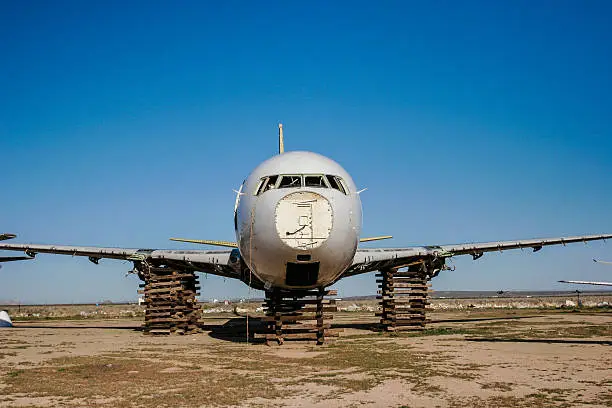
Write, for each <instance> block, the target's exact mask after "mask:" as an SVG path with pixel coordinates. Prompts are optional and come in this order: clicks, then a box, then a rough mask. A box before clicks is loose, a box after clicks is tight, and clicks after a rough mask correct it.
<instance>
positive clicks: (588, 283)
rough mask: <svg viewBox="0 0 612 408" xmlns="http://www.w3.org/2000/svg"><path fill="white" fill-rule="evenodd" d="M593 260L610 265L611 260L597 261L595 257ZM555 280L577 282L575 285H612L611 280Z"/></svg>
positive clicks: (611, 263)
mask: <svg viewBox="0 0 612 408" xmlns="http://www.w3.org/2000/svg"><path fill="white" fill-rule="evenodd" d="M593 262H596V263H602V264H607V265H612V262H608V261H598V260H597V259H593ZM557 282H561V283H574V284H577V285H598V286H612V282H596V281H580V280H560V281H557Z"/></svg>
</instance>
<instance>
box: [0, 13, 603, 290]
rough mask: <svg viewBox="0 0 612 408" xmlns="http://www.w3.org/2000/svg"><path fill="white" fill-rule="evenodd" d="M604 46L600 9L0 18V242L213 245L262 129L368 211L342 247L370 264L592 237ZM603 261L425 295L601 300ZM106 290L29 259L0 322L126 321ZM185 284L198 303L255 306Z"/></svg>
mask: <svg viewBox="0 0 612 408" xmlns="http://www.w3.org/2000/svg"><path fill="white" fill-rule="evenodd" d="M125 3H127V4H125ZM610 27H612V4H611V3H609V2H605V1H588V2H578V1H538V2H528V1H512V2H510V1H506V2H487V1H474V2H443V1H433V2H410V1H398V2H391V1H387V2H383V3H382V4H377V3H376V2H359V1H357V2H355V1H354V2H350V3H349V2H270V1H265V2H244V1H226V2H214V3H213V2H195V1H194V2H186V1H181V2H176V3H173V2H164V1H152V2H149V1H147V2H145V1H130V2H119V1H117V2H113V1H110V2H99V1H91V2H82V1H71V2H70V1H69V2H66V1H57V2H53V3H50V2H45V1H31V2H3V3H2V4H1V5H0V38H2V41H0V55H1V57H0V58H1V61H2V63H1V64H0V155H1V158H2V163H3V170H2V175H3V177H2V181H1V182H0V186H1V187H2V188H1V190H0V191H1V193H0V194H1V197H2V199H1V200H0V231H5V232H15V233H17V234H19V241H21V242H31V243H57V244H74V245H99V246H123V247H143V248H151V247H153V248H193V246H190V245H189V244H179V243H172V242H169V241H168V240H167V239H168V237H171V236H184V237H192V238H200V239H219V240H233V239H234V236H233V228H232V210H233V204H234V193H233V192H232V189H233V188H237V187H238V186H239V185H240V183H241V181H242V180H243V179H244V178H245V177H246V176H247V175H248V173H249V172H250V171H251V170H252V169H253V168H254V167H255V166H256V165H257V164H258V163H259V162H261V161H262V160H264V159H266V158H268V157H270V156H271V155H273V154H275V152H276V142H277V140H276V132H277V130H276V126H277V123H278V122H279V121H282V122H283V123H284V125H285V137H286V147H287V149H290V150H298V149H300V150H301V149H305V150H313V151H316V152H319V153H321V154H324V155H327V156H330V157H332V158H333V159H335V160H336V161H338V162H339V163H341V164H342V165H343V166H344V167H345V168H346V169H347V170H348V171H349V172H350V173H351V174H352V175H353V178H354V179H355V181H356V183H357V184H358V185H359V186H360V187H362V188H363V187H368V190H367V191H366V192H365V193H363V194H362V200H363V206H364V235H366V236H371V235H381V234H392V235H394V237H395V238H394V239H393V240H392V241H387V242H385V243H384V244H385V245H389V246H396V247H401V246H410V245H421V244H447V243H459V242H473V241H489V240H510V239H519V238H532V237H547V236H559V235H561V236H563V235H573V234H584V233H589V234H590V233H603V232H608V233H609V232H612V219H611V217H610V208H611V207H610V206H611V203H612V188H611V187H612V183H611V182H612V123H611V119H610V118H612V79H611V78H612V76H610V72H612V29H611V28H610ZM382 244H383V243H379V244H378V245H382ZM611 245H612V243H608V244H604V243H591V244H589V245H588V246H584V245H582V244H580V245H573V246H567V247H565V248H563V247H561V248H547V249H544V250H543V251H541V252H539V253H537V254H531V253H529V252H524V253H521V251H511V252H505V253H503V254H488V255H485V257H484V258H482V259H480V260H479V261H477V262H473V261H472V260H471V258H469V257H468V258H467V259H463V258H457V259H456V260H455V261H454V265H455V266H456V270H455V271H454V272H446V273H444V274H441V275H440V276H439V277H437V278H436V279H435V280H434V281H433V284H434V289H437V290H498V289H504V290H517V289H564V288H568V289H572V287H571V286H563V285H562V284H558V283H556V281H557V280H558V279H563V278H566V279H567V278H576V279H593V280H612V279H610V278H611V276H612V270H610V268H606V267H605V266H602V265H597V264H594V263H593V262H592V261H591V259H592V258H602V259H612V246H611ZM128 269H130V265H129V264H127V263H122V262H117V261H109V260H107V261H102V262H101V264H100V265H99V266H96V265H93V264H91V263H89V262H88V261H87V260H84V259H77V258H71V257H65V256H52V255H39V256H38V257H37V259H36V260H35V261H32V262H25V263H12V264H5V265H4V267H3V268H2V270H0V277H1V280H0V300H19V301H23V302H85V301H98V300H103V299H112V300H124V299H134V298H135V297H136V289H137V279H136V278H134V277H128V278H124V273H125V271H127V270H128ZM202 280H203V285H202V286H203V289H202V297H203V298H210V297H238V296H250V295H252V296H257V295H259V293H256V292H251V291H249V289H248V288H246V286H245V285H243V284H241V283H240V282H230V281H226V280H224V279H220V278H216V277H210V276H209V277H207V278H206V279H205V280H204V277H202ZM337 287H338V288H339V289H340V295H341V296H349V295H357V294H360V295H361V294H374V293H375V292H376V284H375V281H374V277H373V276H372V275H365V276H362V277H356V278H351V279H347V280H346V281H343V282H341V283H339V284H338V285H337Z"/></svg>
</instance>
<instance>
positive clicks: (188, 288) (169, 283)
mask: <svg viewBox="0 0 612 408" xmlns="http://www.w3.org/2000/svg"><path fill="white" fill-rule="evenodd" d="M140 287H141V288H143V289H142V290H140V291H139V293H143V294H144V303H145V307H146V310H145V323H144V334H154V335H160V334H161V335H164V334H166V335H167V334H171V333H176V334H193V333H199V332H200V327H199V320H200V317H201V315H202V310H201V309H200V305H198V303H197V300H196V297H197V296H198V290H199V289H200V286H199V284H198V278H197V276H196V275H195V273H194V272H185V271H180V270H175V269H173V268H168V267H149V268H148V273H147V275H146V279H145V283H143V284H141V285H140Z"/></svg>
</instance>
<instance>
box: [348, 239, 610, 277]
mask: <svg viewBox="0 0 612 408" xmlns="http://www.w3.org/2000/svg"><path fill="white" fill-rule="evenodd" d="M609 238H612V234H603V235H583V236H574V237H559V238H543V239H526V240H517V241H495V242H481V243H466V244H455V245H439V246H421V247H408V248H373V249H369V248H368V249H365V248H359V249H357V252H356V253H355V257H354V259H353V264H352V265H351V267H349V269H348V270H347V271H346V272H345V273H344V274H343V275H342V277H346V276H353V275H358V274H361V273H366V272H372V271H380V270H385V269H390V268H401V267H405V266H410V265H411V264H415V263H421V262H422V261H424V260H440V261H442V260H444V259H446V258H451V257H453V256H457V255H471V256H472V257H473V258H474V259H475V260H476V259H478V258H480V257H481V256H483V254H484V253H485V252H494V251H499V252H503V251H505V250H509V249H526V248H530V249H532V250H533V252H537V251H539V250H540V249H542V248H543V247H545V246H549V245H565V244H571V243H574V242H585V243H586V242H588V241H597V240H605V239H609Z"/></svg>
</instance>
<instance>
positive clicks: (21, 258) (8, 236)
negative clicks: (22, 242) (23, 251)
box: [0, 234, 32, 269]
mask: <svg viewBox="0 0 612 408" xmlns="http://www.w3.org/2000/svg"><path fill="white" fill-rule="evenodd" d="M15 237H17V235H15V234H0V241H6V240H7V239H13V238H15ZM28 259H32V257H29V256H5V257H0V263H2V262H11V261H26V260H28ZM0 269H2V265H0Z"/></svg>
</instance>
